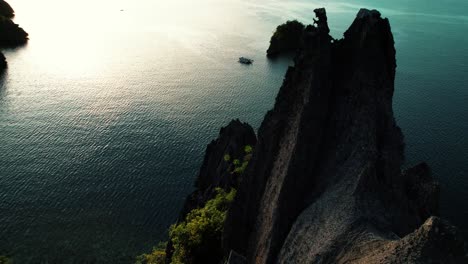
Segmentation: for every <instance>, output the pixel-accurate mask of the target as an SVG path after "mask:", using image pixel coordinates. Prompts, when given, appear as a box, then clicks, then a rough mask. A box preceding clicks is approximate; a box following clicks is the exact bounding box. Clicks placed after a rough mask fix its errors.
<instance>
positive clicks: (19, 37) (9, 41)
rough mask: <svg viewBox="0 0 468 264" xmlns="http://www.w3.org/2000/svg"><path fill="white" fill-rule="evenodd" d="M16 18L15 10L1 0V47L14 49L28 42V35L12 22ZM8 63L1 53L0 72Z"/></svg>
mask: <svg viewBox="0 0 468 264" xmlns="http://www.w3.org/2000/svg"><path fill="white" fill-rule="evenodd" d="M14 16H15V12H14V10H13V8H12V7H11V6H10V5H9V4H8V3H7V2H5V1H4V0H0V47H1V48H14V47H18V46H21V45H24V44H26V43H27V42H28V33H27V32H26V31H25V30H24V29H23V28H21V27H20V26H19V25H18V24H15V23H14V22H13V21H12V18H13V17H14ZM6 67H7V62H6V59H5V56H4V55H3V53H2V52H1V51H0V71H3V70H5V69H6Z"/></svg>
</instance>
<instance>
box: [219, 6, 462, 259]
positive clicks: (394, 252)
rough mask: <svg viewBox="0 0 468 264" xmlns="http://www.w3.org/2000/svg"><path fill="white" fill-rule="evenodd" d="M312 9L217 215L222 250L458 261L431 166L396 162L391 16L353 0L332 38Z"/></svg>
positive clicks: (259, 255) (249, 255)
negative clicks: (355, 5) (350, 16)
mask: <svg viewBox="0 0 468 264" xmlns="http://www.w3.org/2000/svg"><path fill="white" fill-rule="evenodd" d="M315 14H316V17H317V20H315V23H314V25H309V26H307V27H306V28H305V29H304V32H303V36H302V39H301V49H300V51H299V52H298V54H297V55H296V57H295V66H294V67H290V68H289V69H288V71H287V73H286V76H285V79H284V82H283V85H282V87H281V89H280V91H279V94H278V96H277V98H276V102H275V106H274V108H273V109H272V110H271V111H269V112H268V113H267V115H266V116H265V119H264V121H263V123H262V125H261V127H260V129H259V131H258V142H257V144H256V147H255V151H254V153H253V157H252V160H251V162H250V164H249V166H248V167H247V170H246V172H245V175H244V178H243V180H242V182H241V184H240V186H239V189H238V192H237V197H236V199H235V201H234V204H233V205H232V207H231V209H230V212H229V215H228V219H227V221H226V224H225V229H224V245H223V246H224V248H225V250H226V254H228V253H229V252H230V251H231V250H233V251H234V252H237V253H239V254H240V255H243V256H244V257H246V260H247V263H353V262H355V263H426V261H440V262H443V263H468V262H467V258H466V249H465V245H464V242H463V240H462V239H461V238H460V237H459V235H458V234H457V231H456V229H455V228H454V227H452V226H450V225H449V224H448V223H446V222H444V221H442V220H440V219H439V218H436V217H431V216H432V215H437V214H438V196H439V186H438V184H437V183H436V182H435V181H434V180H433V179H432V177H431V176H430V170H429V167H428V166H427V165H426V164H424V163H423V164H419V165H417V166H415V167H413V168H410V169H408V170H406V171H402V170H401V167H402V164H403V161H404V142H403V135H402V132H401V130H400V128H399V127H398V126H397V125H396V123H395V119H394V116H393V110H392V97H393V92H394V80H395V68H396V61H395V49H394V41H393V36H392V33H391V28H390V24H389V21H388V20H387V19H384V18H382V17H381V15H380V13H379V12H378V11H376V10H366V9H362V10H360V11H359V13H358V14H357V16H356V19H355V20H354V22H353V23H352V25H351V26H350V27H349V29H348V30H347V31H346V32H345V33H344V38H343V39H341V40H333V39H332V38H331V37H330V35H329V27H328V23H327V16H326V12H325V10H324V9H317V10H315ZM218 159H219V158H218ZM427 219H428V220H427ZM426 220H427V221H426ZM414 230H416V231H414Z"/></svg>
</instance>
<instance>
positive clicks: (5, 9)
mask: <svg viewBox="0 0 468 264" xmlns="http://www.w3.org/2000/svg"><path fill="white" fill-rule="evenodd" d="M0 16H4V17H7V18H12V17H14V16H15V11H14V10H13V8H11V6H10V5H9V4H8V3H7V2H5V1H3V0H0Z"/></svg>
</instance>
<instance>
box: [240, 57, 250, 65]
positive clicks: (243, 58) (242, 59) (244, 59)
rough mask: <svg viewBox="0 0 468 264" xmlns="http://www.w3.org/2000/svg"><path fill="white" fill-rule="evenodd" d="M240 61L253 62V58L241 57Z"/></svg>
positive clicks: (243, 62)
mask: <svg viewBox="0 0 468 264" xmlns="http://www.w3.org/2000/svg"><path fill="white" fill-rule="evenodd" d="M239 62H240V63H242V64H252V62H253V60H252V59H248V58H245V57H240V58H239Z"/></svg>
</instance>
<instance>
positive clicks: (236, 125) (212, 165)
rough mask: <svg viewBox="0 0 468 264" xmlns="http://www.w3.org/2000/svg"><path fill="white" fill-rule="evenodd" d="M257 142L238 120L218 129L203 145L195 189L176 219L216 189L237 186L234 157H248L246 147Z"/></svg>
mask: <svg viewBox="0 0 468 264" xmlns="http://www.w3.org/2000/svg"><path fill="white" fill-rule="evenodd" d="M256 142H257V138H256V136H255V132H254V130H253V128H252V127H251V126H250V125H249V124H247V123H242V122H240V121H239V120H232V121H231V122H230V123H229V124H228V125H227V126H226V127H223V128H221V130H220V132H219V136H218V138H217V139H216V140H213V141H212V142H211V143H210V144H209V145H208V146H207V148H206V151H205V157H204V159H203V163H202V166H201V168H200V172H199V174H198V177H197V179H196V183H195V191H193V192H192V193H191V194H190V195H189V196H188V197H187V199H186V200H185V203H184V206H183V209H182V210H181V212H180V214H179V219H178V221H179V222H180V221H183V220H184V219H185V217H186V216H187V214H188V213H189V212H190V211H192V210H193V209H196V208H201V207H203V206H204V205H205V204H206V202H207V201H208V200H210V199H213V198H214V197H215V196H216V191H215V190H216V188H222V189H224V190H230V189H231V188H235V189H237V188H238V186H239V183H240V181H241V177H242V173H237V172H236V170H235V167H236V164H234V162H233V161H234V160H239V161H242V160H246V159H250V156H251V154H250V153H246V151H245V148H246V146H250V147H252V148H253V147H254V146H255V144H256ZM173 250H174V249H173V244H172V241H168V244H167V247H166V261H167V263H170V262H171V258H172V255H173Z"/></svg>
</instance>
